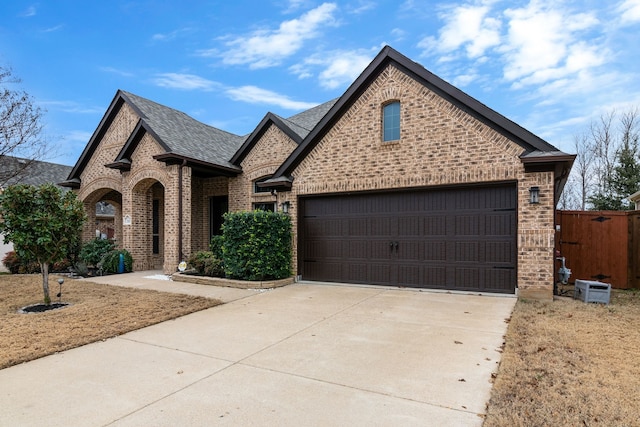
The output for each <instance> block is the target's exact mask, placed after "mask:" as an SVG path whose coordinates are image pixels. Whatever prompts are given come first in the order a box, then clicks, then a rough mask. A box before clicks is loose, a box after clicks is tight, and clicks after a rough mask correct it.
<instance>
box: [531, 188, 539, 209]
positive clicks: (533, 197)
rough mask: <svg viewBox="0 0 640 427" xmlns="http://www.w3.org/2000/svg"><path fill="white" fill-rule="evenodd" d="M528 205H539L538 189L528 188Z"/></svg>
mask: <svg viewBox="0 0 640 427" xmlns="http://www.w3.org/2000/svg"><path fill="white" fill-rule="evenodd" d="M529 203H531V204H532V205H535V204H538V203H540V187H531V188H529Z"/></svg>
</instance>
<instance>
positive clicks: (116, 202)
mask: <svg viewBox="0 0 640 427" xmlns="http://www.w3.org/2000/svg"><path fill="white" fill-rule="evenodd" d="M81 200H82V203H83V205H84V210H85V213H86V214H87V221H86V222H85V224H84V227H83V230H82V240H83V241H88V240H91V239H94V238H95V237H100V236H103V235H104V236H106V237H107V238H109V239H112V240H114V241H115V243H116V246H118V247H122V243H123V235H122V194H121V193H120V192H119V191H117V190H114V189H111V188H99V189H97V190H94V191H93V192H91V193H90V194H89V195H87V196H85V197H84V199H81Z"/></svg>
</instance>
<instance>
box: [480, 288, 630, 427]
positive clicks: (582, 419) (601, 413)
mask: <svg viewBox="0 0 640 427" xmlns="http://www.w3.org/2000/svg"><path fill="white" fill-rule="evenodd" d="M639 326H640V293H638V292H631V291H624V292H623V291H616V292H614V293H613V294H612V298H611V304H610V305H609V306H605V305H601V304H599V305H595V304H585V303H583V302H580V301H574V300H571V299H567V298H561V299H559V300H557V301H554V302H548V303H543V302H533V301H518V303H517V304H516V307H515V310H514V312H513V316H512V318H511V322H510V324H509V328H508V332H507V336H506V344H505V349H504V353H503V355H502V362H501V364H500V368H499V371H498V375H497V377H496V380H495V383H494V387H493V390H492V394H491V400H490V402H489V405H488V408H487V417H486V419H485V423H484V426H485V427H493V426H505V427H506V426H509V427H516V426H527V427H529V426H596V425H597V426H607V427H608V426H639V425H640V412H639V410H638V408H639V407H640V403H639V402H640V360H639V357H640V327H639Z"/></svg>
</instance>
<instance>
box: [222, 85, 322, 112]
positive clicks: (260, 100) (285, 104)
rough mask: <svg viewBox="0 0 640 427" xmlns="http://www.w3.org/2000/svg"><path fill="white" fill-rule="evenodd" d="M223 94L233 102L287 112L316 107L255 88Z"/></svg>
mask: <svg viewBox="0 0 640 427" xmlns="http://www.w3.org/2000/svg"><path fill="white" fill-rule="evenodd" d="M225 93H226V94H227V95H228V96H229V97H230V98H231V99H233V100H234V101H243V102H248V103H250V104H266V105H277V106H278V107H281V108H285V109H287V110H306V109H309V108H312V107H315V106H316V105H318V104H317V103H312V102H302V101H294V100H292V99H290V98H289V97H287V96H285V95H281V94H279V93H276V92H272V91H270V90H267V89H262V88H259V87H256V86H241V87H236V88H229V89H227V90H226V91H225Z"/></svg>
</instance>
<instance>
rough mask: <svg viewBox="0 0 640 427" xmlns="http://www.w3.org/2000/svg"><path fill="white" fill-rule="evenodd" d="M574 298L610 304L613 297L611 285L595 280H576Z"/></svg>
mask: <svg viewBox="0 0 640 427" xmlns="http://www.w3.org/2000/svg"><path fill="white" fill-rule="evenodd" d="M573 298H574V299H579V300H581V301H584V302H597V303H601V304H609V300H610V299H611V285H610V284H608V283H602V282H598V281H595V280H576V286H575V290H574V291H573Z"/></svg>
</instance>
